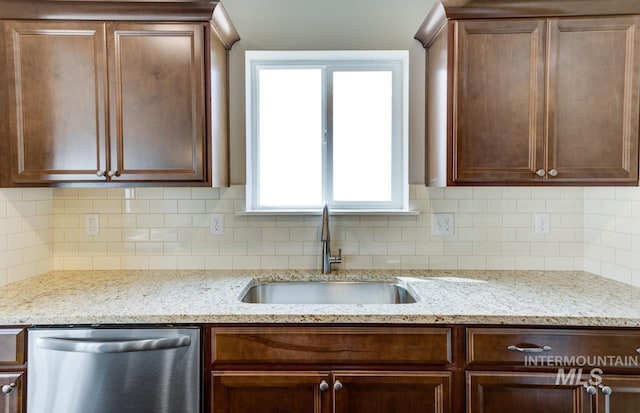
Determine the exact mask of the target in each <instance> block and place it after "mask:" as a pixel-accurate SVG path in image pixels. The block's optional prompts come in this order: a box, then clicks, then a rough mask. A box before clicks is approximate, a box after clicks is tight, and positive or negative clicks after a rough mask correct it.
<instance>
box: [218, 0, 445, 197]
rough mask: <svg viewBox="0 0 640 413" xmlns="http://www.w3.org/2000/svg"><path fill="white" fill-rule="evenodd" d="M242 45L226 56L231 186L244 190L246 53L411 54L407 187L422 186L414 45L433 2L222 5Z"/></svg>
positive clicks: (419, 54) (420, 99)
mask: <svg viewBox="0 0 640 413" xmlns="http://www.w3.org/2000/svg"><path fill="white" fill-rule="evenodd" d="M223 4H224V7H225V9H226V10H227V12H228V13H229V16H230V17H231V19H232V20H233V23H234V25H235V26H236V28H237V29H238V33H240V37H241V40H240V41H239V42H238V43H236V44H235V45H234V47H233V49H232V50H231V52H230V54H229V82H230V85H229V90H230V133H231V142H230V152H231V182H232V183H233V184H236V185H244V184H245V116H244V113H245V99H244V82H245V78H244V71H245V67H244V55H245V51H246V50H409V73H410V74H409V106H410V108H411V111H410V113H409V181H410V182H411V183H414V184H421V183H424V153H425V152H424V126H425V121H424V114H425V95H424V92H425V76H424V73H425V52H424V49H423V47H422V46H421V45H420V43H419V42H418V41H417V40H414V39H413V36H414V35H415V33H416V31H417V30H418V27H420V25H421V24H422V22H423V20H424V18H425V17H426V15H427V13H428V12H429V10H430V9H431V7H432V6H433V4H435V0H402V1H396V2H390V1H388V0H348V1H345V0H323V1H311V0H271V1H264V0H223Z"/></svg>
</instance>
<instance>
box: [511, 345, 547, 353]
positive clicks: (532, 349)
mask: <svg viewBox="0 0 640 413" xmlns="http://www.w3.org/2000/svg"><path fill="white" fill-rule="evenodd" d="M507 350H509V351H519V352H521V353H542V352H543V351H551V350H552V349H551V346H542V347H518V346H509V347H507Z"/></svg>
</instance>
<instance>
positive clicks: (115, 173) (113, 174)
mask: <svg viewBox="0 0 640 413" xmlns="http://www.w3.org/2000/svg"><path fill="white" fill-rule="evenodd" d="M107 175H109V178H113V177H114V176H120V172H118V171H109V173H108V174H107Z"/></svg>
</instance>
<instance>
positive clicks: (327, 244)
mask: <svg viewBox="0 0 640 413" xmlns="http://www.w3.org/2000/svg"><path fill="white" fill-rule="evenodd" d="M320 240H321V241H322V273H323V274H330V273H331V264H334V263H335V264H338V263H341V262H342V249H338V255H337V256H335V257H332V256H331V235H329V206H328V205H327V204H325V205H324V208H323V209H322V234H321V235H320Z"/></svg>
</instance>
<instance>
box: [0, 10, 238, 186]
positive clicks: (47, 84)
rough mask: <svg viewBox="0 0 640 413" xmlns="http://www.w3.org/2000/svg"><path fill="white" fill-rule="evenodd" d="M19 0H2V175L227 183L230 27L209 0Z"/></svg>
mask: <svg viewBox="0 0 640 413" xmlns="http://www.w3.org/2000/svg"><path fill="white" fill-rule="evenodd" d="M4 3H8V4H7V5H6V6H7V7H4V5H5V4H4ZM23 3H24V4H23V7H22V8H16V7H14V4H13V3H12V2H11V1H8V0H0V6H3V7H1V8H0V28H1V30H0V47H1V48H2V49H3V52H4V53H5V58H4V59H2V62H0V99H2V101H3V102H6V104H5V105H2V106H3V110H2V111H0V121H2V124H3V126H2V127H1V129H0V132H2V135H3V138H2V142H1V143H0V150H1V149H3V148H6V149H7V150H5V151H2V152H3V153H4V152H7V153H8V155H7V154H5V155H0V156H4V158H3V159H2V162H0V164H2V166H1V167H0V178H2V181H0V184H2V185H3V186H21V185H27V186H58V185H101V184H105V183H109V184H120V185H133V184H135V185H189V186H205V185H206V186H211V185H213V186H228V185H229V173H228V170H229V164H228V163H229V159H228V158H229V154H228V147H229V144H228V139H229V138H228V126H227V122H228V108H227V105H228V87H227V83H228V62H227V59H228V56H227V51H228V50H229V49H230V48H231V47H232V45H233V44H234V43H235V42H236V41H237V40H239V37H238V34H237V32H236V31H235V29H234V27H233V24H232V23H231V21H230V20H229V18H228V16H227V14H226V12H225V11H224V8H223V7H222V6H221V5H220V4H219V3H218V2H217V1H202V0H192V1H185V2H180V3H181V5H180V7H179V8H176V7H173V6H171V5H166V4H165V5H160V6H158V7H156V2H154V1H149V2H144V3H139V2H135V4H134V2H128V1H124V2H118V3H117V4H115V3H114V2H113V1H110V0H91V1H86V2H85V1H83V0H80V1H78V2H76V3H77V4H74V7H75V6H77V8H76V9H75V10H74V11H73V12H72V11H71V10H67V9H65V7H66V6H65V5H64V4H61V5H60V7H61V8H60V9H56V8H55V5H54V3H60V2H54V1H52V0H25V1H24V2H23ZM89 3H90V5H91V7H87V5H88V4H89ZM183 3H184V4H183ZM44 9H47V10H50V12H51V13H49V15H48V16H42V15H41V11H42V10H44ZM64 10H67V12H68V13H66V12H64ZM108 17H117V18H114V20H116V21H113V22H105V21H100V20H107V18H108ZM29 18H30V19H32V20H27V21H23V20H10V19H29ZM54 18H55V19H59V20H57V21H49V20H47V19H54ZM70 19H76V20H70ZM85 19H86V20H87V21H84V20H85ZM88 20H91V21H88ZM153 20H156V21H153ZM181 21H182V22H181ZM7 141H8V142H7Z"/></svg>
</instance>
